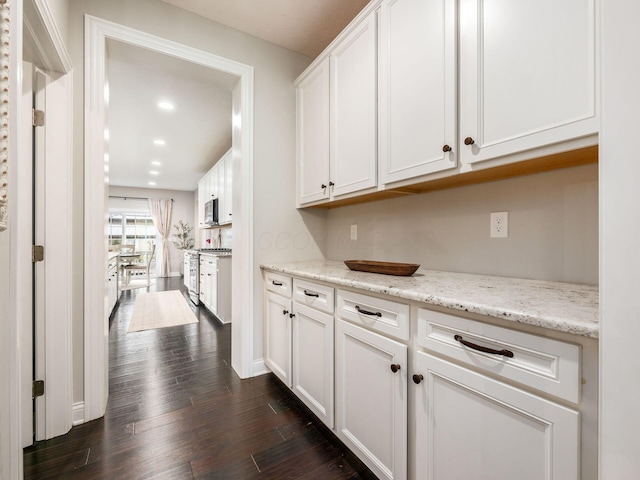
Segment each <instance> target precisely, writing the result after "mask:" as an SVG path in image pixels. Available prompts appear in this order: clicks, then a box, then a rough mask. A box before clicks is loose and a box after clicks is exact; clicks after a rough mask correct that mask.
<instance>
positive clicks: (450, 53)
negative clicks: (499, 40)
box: [378, 0, 457, 183]
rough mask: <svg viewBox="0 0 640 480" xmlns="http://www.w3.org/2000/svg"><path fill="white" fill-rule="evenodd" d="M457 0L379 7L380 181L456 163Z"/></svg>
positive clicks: (401, 1) (389, 1)
mask: <svg viewBox="0 0 640 480" xmlns="http://www.w3.org/2000/svg"><path fill="white" fill-rule="evenodd" d="M455 6H456V2H455V0H385V1H384V2H383V3H382V5H381V7H380V41H379V45H380V66H379V71H378V78H379V81H378V88H379V95H380V104H379V107H378V109H379V145H380V150H379V152H378V156H379V160H378V162H379V172H380V183H391V182H395V181H399V180H405V179H409V178H412V177H417V176H420V175H425V174H428V173H433V172H437V171H440V170H444V169H448V168H453V167H455V166H456V164H457V162H456V158H457V152H456V151H455V150H456V141H457V133H456V122H457V112H456V108H457V107H456V100H457V90H456V86H457V78H456V12H455V8H456V7H455ZM449 148H451V151H449V150H448V149H449ZM444 150H447V151H444Z"/></svg>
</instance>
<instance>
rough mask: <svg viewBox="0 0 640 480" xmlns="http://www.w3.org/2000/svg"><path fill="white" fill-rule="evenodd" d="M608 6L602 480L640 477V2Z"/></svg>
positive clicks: (609, 0)
mask: <svg viewBox="0 0 640 480" xmlns="http://www.w3.org/2000/svg"><path fill="white" fill-rule="evenodd" d="M601 5H602V20H603V21H602V36H603V45H602V67H603V74H602V87H603V90H602V103H603V107H602V111H603V115H602V124H601V132H602V133H601V142H600V198H601V203H600V218H601V228H600V269H601V272H600V302H601V306H600V321H601V326H600V375H601V380H600V384H601V390H600V448H601V450H600V478H601V479H603V480H618V479H619V480H623V479H629V478H637V477H638V472H639V471H640V455H638V451H639V446H640V415H638V399H639V398H640V386H639V385H638V382H637V378H638V372H640V354H639V353H638V340H640V304H639V303H638V292H640V275H639V273H638V272H639V266H640V248H638V243H639V242H640V188H639V187H638V184H639V182H640V161H639V160H640V153H639V150H638V112H640V90H639V89H638V84H640V64H639V63H638V54H637V45H638V44H640V30H639V29H638V27H637V19H638V18H640V2H629V1H626V0H606V1H602V2H601Z"/></svg>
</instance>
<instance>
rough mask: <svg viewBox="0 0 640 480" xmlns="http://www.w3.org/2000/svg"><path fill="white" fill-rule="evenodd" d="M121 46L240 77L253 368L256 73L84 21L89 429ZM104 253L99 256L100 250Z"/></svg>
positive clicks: (247, 352) (242, 308)
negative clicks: (113, 96) (115, 71)
mask: <svg viewBox="0 0 640 480" xmlns="http://www.w3.org/2000/svg"><path fill="white" fill-rule="evenodd" d="M112 40H115V41H118V42H123V43H127V44H130V45H134V46H137V47H142V48H146V49H149V50H151V51H153V52H157V53H160V54H164V55H169V56H172V57H175V58H178V59H181V60H185V61H188V62H192V63H195V64H197V65H201V66H204V67H208V68H211V69H215V70H219V71H221V72H224V73H227V74H230V75H235V76H236V77H237V78H238V81H237V84H236V85H235V87H234V88H233V92H232V105H233V107H232V110H233V114H232V152H233V153H232V158H233V160H232V161H233V167H234V178H233V192H234V193H233V205H234V207H233V208H234V215H233V218H234V228H233V240H232V243H233V249H234V255H233V265H232V271H233V283H234V285H243V286H244V288H233V290H232V303H233V312H234V314H233V316H234V318H233V322H232V366H233V368H234V369H235V370H236V372H237V373H238V374H239V375H240V377H242V378H246V377H250V376H252V373H253V372H252V368H253V275H252V274H251V266H252V265H253V248H252V237H253V235H252V231H253V221H252V220H253V219H252V208H251V206H252V194H253V68H252V67H251V66H248V65H244V64H241V63H238V62H235V61H233V60H229V59H226V58H223V57H220V56H217V55H214V54H212V53H209V52H204V51H202V50H198V49H195V48H192V47H188V46H185V45H182V44H178V43H175V42H172V41H169V40H166V39H163V38H160V37H157V36H155V35H151V34H147V33H144V32H141V31H138V30H134V29H131V28H128V27H124V26H122V25H117V24H114V23H112V22H108V21H104V20H102V19H99V18H97V17H92V16H86V17H85V57H86V58H85V66H86V67H85V152H84V153H85V214H84V221H85V225H84V233H85V272H84V273H85V291H84V327H85V329H84V336H85V340H84V349H85V354H84V391H85V421H89V420H92V419H95V418H99V417H101V416H102V415H103V414H104V411H105V409H106V402H107V396H108V318H107V315H106V312H105V304H104V298H103V293H102V292H103V284H104V278H105V272H106V263H107V262H106V252H107V240H106V236H105V225H106V218H107V214H106V212H107V195H108V191H107V190H108V185H109V184H108V179H107V172H108V169H109V168H108V167H109V152H108V141H107V139H108V133H107V132H108V120H107V112H108V75H107V71H106V70H107V69H106V59H107V42H108V41H112ZM101 246H102V248H100V247H101Z"/></svg>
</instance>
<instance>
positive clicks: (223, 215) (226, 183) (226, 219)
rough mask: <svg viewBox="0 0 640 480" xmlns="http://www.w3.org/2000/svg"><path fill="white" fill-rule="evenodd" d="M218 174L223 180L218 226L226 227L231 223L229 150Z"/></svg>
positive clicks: (231, 180)
mask: <svg viewBox="0 0 640 480" xmlns="http://www.w3.org/2000/svg"><path fill="white" fill-rule="evenodd" d="M220 172H221V173H220V178H221V179H222V180H223V181H222V183H223V186H222V189H223V192H224V194H223V196H222V206H221V207H220V211H219V217H220V225H226V224H229V223H231V220H232V213H233V203H232V194H233V157H232V152H231V150H229V151H228V152H227V154H226V155H225V156H224V158H223V160H222V169H221V170H220ZM222 172H224V173H222Z"/></svg>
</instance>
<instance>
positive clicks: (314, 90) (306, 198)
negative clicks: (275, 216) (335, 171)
mask: <svg viewBox="0 0 640 480" xmlns="http://www.w3.org/2000/svg"><path fill="white" fill-rule="evenodd" d="M296 95H297V119H296V122H297V128H296V132H297V150H298V151H297V159H298V162H297V167H298V172H297V173H298V182H297V188H298V204H300V205H303V204H305V203H310V202H314V201H317V200H323V199H327V198H329V60H328V59H327V60H325V61H324V62H322V63H321V64H320V65H318V67H317V68H316V69H315V70H313V71H312V72H310V73H309V75H308V76H307V77H306V78H305V79H304V80H303V81H302V82H301V83H300V84H299V85H298V88H297V90H296ZM322 185H324V186H325V188H322Z"/></svg>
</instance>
